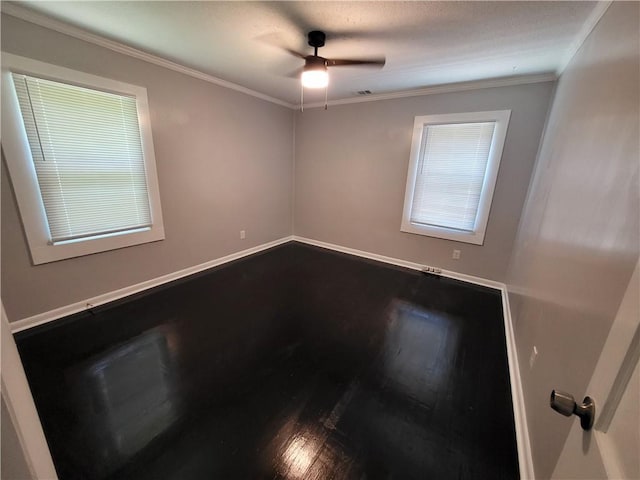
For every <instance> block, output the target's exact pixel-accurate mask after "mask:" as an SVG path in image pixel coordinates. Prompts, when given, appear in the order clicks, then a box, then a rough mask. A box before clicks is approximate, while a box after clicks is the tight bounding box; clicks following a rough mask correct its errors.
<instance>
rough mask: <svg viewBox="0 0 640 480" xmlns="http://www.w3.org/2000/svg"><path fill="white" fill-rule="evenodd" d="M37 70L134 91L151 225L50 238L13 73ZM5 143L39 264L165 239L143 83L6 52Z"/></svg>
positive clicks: (58, 77) (90, 85) (31, 246)
mask: <svg viewBox="0 0 640 480" xmlns="http://www.w3.org/2000/svg"><path fill="white" fill-rule="evenodd" d="M12 72H13V73H22V74H25V75H33V76H36V77H39V78H44V79H47V80H52V81H58V82H64V83H69V84H73V85H77V86H81V87H86V88H90V89H94V90H102V91H106V92H111V93H115V94H121V95H129V96H135V98H136V104H137V109H138V122H139V125H140V137H141V141H142V151H143V155H144V163H145V172H146V177H147V188H148V192H149V206H150V209H151V223H152V224H151V227H149V228H143V229H133V230H130V231H125V232H118V233H115V234H105V235H97V236H94V237H88V238H86V239H81V240H78V241H69V242H65V243H56V244H51V243H50V235H49V225H48V223H47V216H46V213H45V209H44V205H43V202H42V198H41V195H40V187H39V185H38V179H37V176H36V171H35V166H34V164H33V159H32V156H31V149H30V147H29V142H28V139H27V135H26V132H25V128H24V122H23V119H22V114H21V112H20V106H19V104H18V98H17V95H16V91H15V87H14V83H13V77H12V76H11V73H12ZM1 75H2V148H3V150H4V154H5V159H6V162H7V167H8V169H9V175H10V177H11V183H12V185H13V189H14V192H15V196H16V201H17V203H18V209H19V211H20V216H21V217H22V224H23V227H24V230H25V234H26V236H27V243H28V245H29V250H30V252H31V258H32V261H33V263H34V265H39V264H42V263H48V262H55V261H57V260H63V259H66V258H73V257H79V256H83V255H89V254H92V253H98V252H105V251H108V250H115V249H118V248H123V247H129V246H132V245H139V244H142V243H148V242H155V241H158V240H163V239H164V238H165V237H164V224H163V221H162V210H161V205H160V191H159V188H158V176H157V172H156V162H155V153H154V149H153V138H152V135H151V123H150V117H149V104H148V100H147V90H146V89H145V88H144V87H140V86H137V85H131V84H128V83H124V82H120V81H117V80H112V79H108V78H103V77H98V76H96V75H91V74H88V73H84V72H78V71H75V70H71V69H68V68H64V67H59V66H56V65H51V64H48V63H44V62H40V61H37V60H32V59H30V58H25V57H20V56H17V55H12V54H8V53H4V52H3V53H2V71H1Z"/></svg>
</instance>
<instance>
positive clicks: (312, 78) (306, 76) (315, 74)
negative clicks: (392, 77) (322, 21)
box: [285, 30, 385, 109]
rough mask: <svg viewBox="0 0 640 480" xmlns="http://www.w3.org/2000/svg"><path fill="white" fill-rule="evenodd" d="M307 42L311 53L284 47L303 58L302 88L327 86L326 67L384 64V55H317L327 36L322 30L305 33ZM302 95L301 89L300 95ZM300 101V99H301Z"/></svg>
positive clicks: (379, 65)
mask: <svg viewBox="0 0 640 480" xmlns="http://www.w3.org/2000/svg"><path fill="white" fill-rule="evenodd" d="M307 38H308V40H309V41H308V43H309V45H310V46H311V47H313V55H304V54H303V53H300V52H297V51H295V50H291V49H289V48H285V50H286V51H287V52H289V53H290V54H291V55H293V56H295V57H298V58H302V59H303V60H304V67H303V68H302V74H301V75H300V81H301V83H302V90H304V88H325V89H326V88H327V86H328V85H329V72H328V71H327V69H328V67H348V66H359V67H383V66H384V64H385V59H384V57H379V58H366V59H358V60H355V59H337V58H325V57H321V56H319V55H318V49H319V48H320V47H324V44H325V40H326V38H327V36H326V35H325V33H324V32H321V31H319V30H313V31H311V32H309V33H308V35H307ZM302 95H304V94H303V93H302V91H301V96H302ZM301 103H302V100H301ZM326 108H327V106H326V90H325V109H326Z"/></svg>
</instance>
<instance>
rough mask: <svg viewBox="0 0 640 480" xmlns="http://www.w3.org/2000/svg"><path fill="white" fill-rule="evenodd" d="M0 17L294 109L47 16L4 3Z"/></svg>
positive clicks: (219, 79) (264, 96)
mask: <svg viewBox="0 0 640 480" xmlns="http://www.w3.org/2000/svg"><path fill="white" fill-rule="evenodd" d="M2 13H6V14H7V15H10V16H12V17H16V18H19V19H21V20H25V21H27V22H30V23H34V24H36V25H39V26H41V27H45V28H48V29H50V30H54V31H56V32H58V33H63V34H65V35H69V36H70V37H74V38H77V39H79V40H84V41H85V42H89V43H92V44H94V45H98V46H100V47H104V48H108V49H109V50H113V51H114V52H118V53H122V54H124V55H128V56H129V57H133V58H137V59H139V60H143V61H145V62H148V63H152V64H154V65H158V66H160V67H164V68H168V69H169V70H173V71H174V72H179V73H182V74H184V75H188V76H190V77H193V78H197V79H199V80H204V81H205V82H209V83H213V84H215V85H219V86H221V87H225V88H229V89H231V90H235V91H237V92H241V93H244V94H246V95H251V96H252V97H256V98H259V99H261V100H266V101H267V102H271V103H275V104H277V105H282V106H283V107H287V108H297V107H296V106H295V105H293V104H291V103H288V102H285V101H283V100H280V99H278V98H274V97H272V96H270V95H266V94H264V93H260V92H257V91H255V90H251V89H250V88H247V87H243V86H241V85H238V84H236V83H233V82H229V81H227V80H222V79H221V78H218V77H214V76H213V75H209V74H208V73H204V72H201V71H199V70H196V69H194V68H189V67H185V66H183V65H180V64H178V63H175V62H172V61H170V60H166V59H164V58H161V57H158V56H156V55H152V54H150V53H147V52H143V51H142V50H138V49H137V48H133V47H129V46H127V45H125V44H123V43H120V42H116V41H114V40H109V39H107V38H104V37H101V36H99V35H95V34H93V33H89V32H88V31H86V30H84V29H82V28H78V27H74V26H72V25H69V24H67V23H64V22H61V21H59V20H55V19H53V18H51V17H47V16H46V15H42V14H40V13H37V12H34V11H33V10H29V9H27V8H23V7H21V6H18V5H16V4H13V3H9V2H3V3H2Z"/></svg>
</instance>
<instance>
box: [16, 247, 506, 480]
mask: <svg viewBox="0 0 640 480" xmlns="http://www.w3.org/2000/svg"><path fill="white" fill-rule="evenodd" d="M319 265H321V266H322V268H321V269H318V268H315V267H318V266H319ZM214 277H215V278H214ZM303 280H304V281H303ZM216 282H219V283H217V285H218V286H219V287H220V290H219V292H220V293H221V296H222V297H224V299H223V300H220V301H219V302H218V303H216V301H215V300H212V299H211V294H212V292H216V291H218V290H216ZM238 282H239V283H238ZM223 286H224V287H223ZM239 287H242V291H243V292H244V294H247V292H250V295H248V296H247V297H245V298H250V299H251V300H249V301H246V302H245V303H249V304H250V305H249V307H252V308H248V309H247V310H246V311H244V310H243V311H241V310H240V309H239V306H238V304H237V303H235V302H236V301H238V300H239V298H240V297H239V296H237V295H236V294H233V295H231V294H225V292H231V291H232V290H233V289H236V288H239ZM229 289H231V290H229ZM198 292H200V293H198ZM282 292H285V293H284V294H283V293H282ZM363 301H366V305H363V304H362V302H363ZM203 302H205V303H203ZM220 302H221V303H220ZM273 303H275V304H276V307H278V306H279V307H280V308H274V307H273V306H272V304H273ZM196 304H198V305H196ZM185 305H189V306H188V307H187V306H185ZM190 309H193V311H194V312H196V311H197V312H198V315H192V314H190V313H189V310H190ZM150 310H151V311H150ZM203 311H207V312H208V314H207V315H204V314H203ZM143 312H144V313H143ZM211 312H213V314H212V313H211ZM230 312H232V313H230ZM249 312H252V313H249ZM229 315H230V317H229ZM251 315H253V317H252V318H253V320H248V317H247V316H251ZM223 316H224V317H225V320H224V321H220V319H221V318H222V317H223ZM227 317H228V318H227ZM194 318H198V319H199V320H198V321H199V322H200V323H198V324H197V325H196V324H194V323H193V322H194V320H193V319H194ZM256 318H257V319H258V320H259V321H260V324H259V325H262V323H267V324H268V327H269V328H267V329H265V328H258V324H257V323H255V320H256ZM201 324H203V325H204V326H203V325H201ZM114 325H118V326H119V327H121V328H120V329H119V333H118V334H114V333H113V326H114ZM251 327H253V328H251ZM101 333H102V334H103V335H100V334H101ZM94 335H98V337H99V338H95V337H94ZM234 339H235V340H236V341H234ZM18 344H19V347H20V349H21V354H22V355H23V358H24V360H25V367H26V369H27V373H28V376H29V380H30V383H31V385H32V389H33V390H34V397H35V399H36V404H37V406H38V409H39V412H40V415H41V416H42V417H43V424H44V427H45V433H46V435H47V439H48V441H49V443H50V445H51V447H52V452H53V455H54V460H55V463H56V467H57V469H58V471H59V473H60V478H61V479H63V480H64V479H72V478H96V479H105V478H110V479H132V480H133V479H135V480H151V479H153V480H157V479H166V480H177V479H213V478H221V479H235V478H238V479H244V478H246V479H254V478H274V479H288V480H296V479H314V480H315V479H318V480H319V479H377V478H383V479H388V478H394V479H414V478H415V479H427V478H434V479H449V478H450V479H472V478H478V479H514V478H518V468H517V454H516V448H515V434H514V426H513V415H512V411H511V404H510V400H511V399H510V394H509V383H508V372H507V366H506V353H505V346H504V332H503V327H502V317H501V307H500V298H499V295H498V294H497V293H496V292H494V291H492V290H488V289H484V288H480V287H475V286H469V285H465V284H462V283H460V282H455V281H451V280H446V279H438V278H435V277H429V276H424V275H422V274H418V273H415V272H408V271H406V270H402V269H398V268H393V267H387V266H381V265H378V264H375V263H372V262H366V261H362V260H357V259H353V258H350V257H347V256H343V255H337V254H332V253H327V252H324V251H321V250H319V249H312V248H308V247H302V246H299V245H289V246H285V247H282V248H279V249H275V250H274V251H272V252H270V253H267V254H264V255H261V256H257V257H256V258H254V259H249V260H247V261H243V262H238V263H236V264H234V265H232V266H230V267H225V268H224V269H220V270H218V271H216V272H213V273H211V274H209V275H203V276H200V277H198V278H196V279H193V280H190V281H187V282H182V283H180V284H178V285H174V286H172V287H171V288H168V289H161V290H159V291H158V292H155V293H154V294H153V295H151V296H149V295H147V296H143V297H141V298H139V299H136V300H134V301H133V302H125V303H122V304H120V305H118V306H112V307H109V308H107V309H105V310H104V311H102V312H96V314H95V315H91V316H89V317H85V318H72V319H69V320H68V321H63V322H61V323H60V324H59V325H58V326H55V327H53V328H48V329H42V330H37V331H33V332H29V333H27V334H24V335H22V336H19V337H18Z"/></svg>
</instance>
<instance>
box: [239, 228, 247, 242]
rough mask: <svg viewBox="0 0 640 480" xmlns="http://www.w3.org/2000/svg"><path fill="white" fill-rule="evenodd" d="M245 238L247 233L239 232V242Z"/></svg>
mask: <svg viewBox="0 0 640 480" xmlns="http://www.w3.org/2000/svg"><path fill="white" fill-rule="evenodd" d="M246 236H247V233H246V232H245V231H244V230H240V240H244V239H245V237H246Z"/></svg>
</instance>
